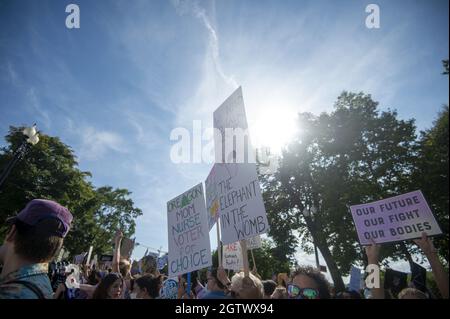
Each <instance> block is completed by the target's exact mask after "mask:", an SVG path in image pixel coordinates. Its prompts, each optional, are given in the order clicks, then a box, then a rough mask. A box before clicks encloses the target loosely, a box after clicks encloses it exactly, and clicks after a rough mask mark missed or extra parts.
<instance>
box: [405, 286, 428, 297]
mask: <svg viewBox="0 0 450 319" xmlns="http://www.w3.org/2000/svg"><path fill="white" fill-rule="evenodd" d="M398 299H428V297H427V295H426V294H424V293H423V292H422V291H420V290H419V289H416V288H405V289H403V290H402V291H400V293H399V294H398Z"/></svg>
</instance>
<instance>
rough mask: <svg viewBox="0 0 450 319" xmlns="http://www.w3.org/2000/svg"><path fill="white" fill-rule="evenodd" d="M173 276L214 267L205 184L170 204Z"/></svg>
mask: <svg viewBox="0 0 450 319" xmlns="http://www.w3.org/2000/svg"><path fill="white" fill-rule="evenodd" d="M167 222H168V236H169V261H168V262H169V264H168V265H169V267H168V268H169V277H174V276H178V275H182V274H185V273H188V272H191V271H195V270H198V269H202V268H205V267H209V266H211V265H212V256H211V246H210V241H209V225H208V216H207V214H206V206H205V197H204V195H203V185H202V183H200V184H198V185H197V186H195V187H193V188H191V189H190V190H188V191H186V192H185V193H183V194H181V195H180V196H178V197H176V198H174V199H173V200H171V201H169V202H168V203H167Z"/></svg>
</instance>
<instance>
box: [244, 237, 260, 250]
mask: <svg viewBox="0 0 450 319" xmlns="http://www.w3.org/2000/svg"><path fill="white" fill-rule="evenodd" d="M261 246H262V242H261V236H259V235H258V236H255V237H252V238H248V239H247V249H258V248H261Z"/></svg>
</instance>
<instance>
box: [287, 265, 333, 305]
mask: <svg viewBox="0 0 450 319" xmlns="http://www.w3.org/2000/svg"><path fill="white" fill-rule="evenodd" d="M300 275H302V276H306V277H309V278H311V279H312V280H314V281H315V282H316V283H317V286H318V287H319V297H320V299H330V298H331V296H330V284H329V283H328V280H327V279H326V278H325V276H324V275H323V274H322V273H321V272H320V271H319V270H317V269H316V268H313V267H311V266H300V267H298V268H297V269H296V270H295V271H294V272H293V273H292V276H291V279H294V278H295V277H296V276H300Z"/></svg>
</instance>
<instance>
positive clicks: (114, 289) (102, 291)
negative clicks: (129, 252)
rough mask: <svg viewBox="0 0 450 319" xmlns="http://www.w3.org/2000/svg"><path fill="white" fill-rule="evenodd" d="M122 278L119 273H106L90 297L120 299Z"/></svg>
mask: <svg viewBox="0 0 450 319" xmlns="http://www.w3.org/2000/svg"><path fill="white" fill-rule="evenodd" d="M122 289H123V278H122V276H121V275H120V274H117V273H110V274H108V275H106V276H105V277H104V278H103V279H102V281H101V282H100V283H99V285H98V286H97V288H96V289H95V291H94V294H93V296H92V299H120V298H121V296H122Z"/></svg>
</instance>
